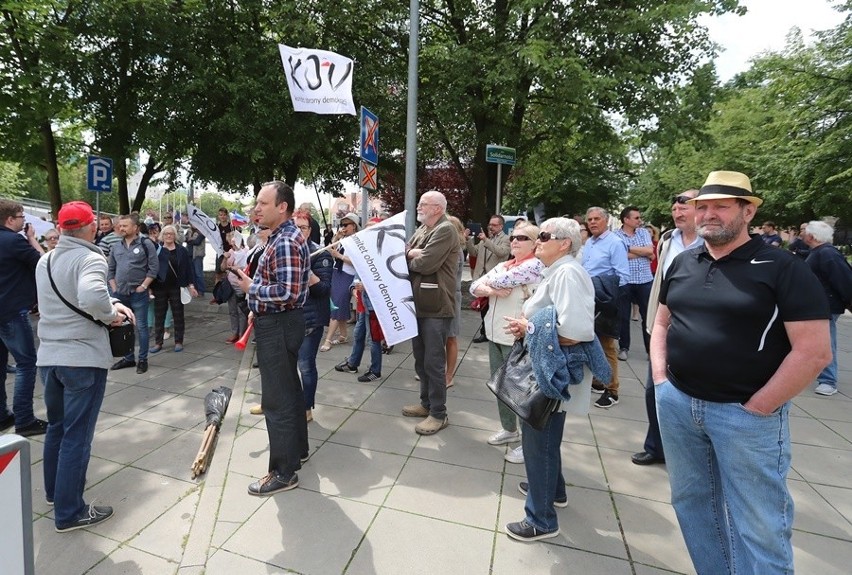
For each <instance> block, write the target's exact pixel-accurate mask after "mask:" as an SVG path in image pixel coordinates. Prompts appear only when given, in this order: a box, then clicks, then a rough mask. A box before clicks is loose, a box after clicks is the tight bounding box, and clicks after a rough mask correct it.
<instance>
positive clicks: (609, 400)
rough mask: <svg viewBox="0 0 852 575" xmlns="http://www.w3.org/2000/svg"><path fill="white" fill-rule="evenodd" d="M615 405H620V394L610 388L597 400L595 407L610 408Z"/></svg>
mask: <svg viewBox="0 0 852 575" xmlns="http://www.w3.org/2000/svg"><path fill="white" fill-rule="evenodd" d="M613 405H618V396H617V395H615V394H614V393H612V392H611V391H610V390H608V389H607V390H606V391H604V392H603V395H602V396H600V397H599V398H598V400H597V401H596V402H595V407H602V408H604V409H609V408H610V407H612V406H613Z"/></svg>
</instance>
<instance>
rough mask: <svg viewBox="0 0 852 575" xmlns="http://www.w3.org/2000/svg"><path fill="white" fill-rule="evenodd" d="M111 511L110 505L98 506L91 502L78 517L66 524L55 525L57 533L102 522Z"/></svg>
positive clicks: (108, 516)
mask: <svg viewBox="0 0 852 575" xmlns="http://www.w3.org/2000/svg"><path fill="white" fill-rule="evenodd" d="M112 515H113V511H112V507H108V506H106V505H104V506H100V505H95V504H91V505H89V508H88V509H87V510H86V511H84V512H83V515H82V516H80V517H78V518H77V520H75V521H72V522H71V523H69V524H68V525H63V526H61V527H60V526H59V525H57V526H56V532H57V533H67V532H69V531H74V530H76V529H85V528H86V527H93V526H95V525H97V524H98V523H103V522H104V521H106V520H107V519H109V518H110V517H112Z"/></svg>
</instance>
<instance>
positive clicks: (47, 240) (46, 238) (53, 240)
mask: <svg viewBox="0 0 852 575" xmlns="http://www.w3.org/2000/svg"><path fill="white" fill-rule="evenodd" d="M58 239H59V236H46V237H45V238H44V241H46V242H55V241H56V240H58Z"/></svg>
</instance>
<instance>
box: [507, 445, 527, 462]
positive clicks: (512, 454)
mask: <svg viewBox="0 0 852 575" xmlns="http://www.w3.org/2000/svg"><path fill="white" fill-rule="evenodd" d="M503 459H505V460H506V461H508V462H509V463H523V462H524V446H523V445H519V446H517V447H516V448H515V449H510V450H509V451H508V452H506V455H504V456H503Z"/></svg>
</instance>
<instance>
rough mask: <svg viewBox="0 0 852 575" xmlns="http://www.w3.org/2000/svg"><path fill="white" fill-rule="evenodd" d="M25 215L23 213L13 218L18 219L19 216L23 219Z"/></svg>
mask: <svg viewBox="0 0 852 575" xmlns="http://www.w3.org/2000/svg"><path fill="white" fill-rule="evenodd" d="M25 217H26V216H25V215H24V214H21V215H20V216H12V218H13V219H16V220H17V219H19V218H20V219H22V220H23V219H24V218H25Z"/></svg>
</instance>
